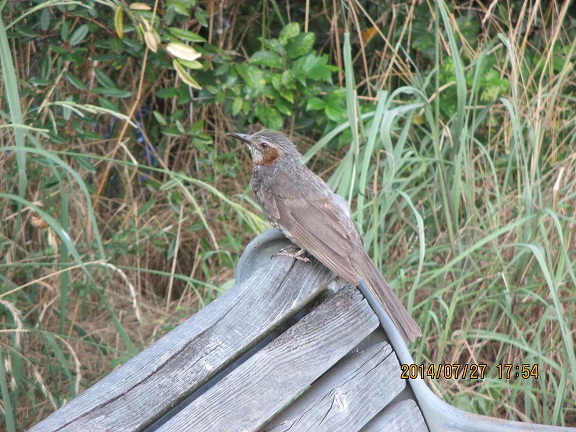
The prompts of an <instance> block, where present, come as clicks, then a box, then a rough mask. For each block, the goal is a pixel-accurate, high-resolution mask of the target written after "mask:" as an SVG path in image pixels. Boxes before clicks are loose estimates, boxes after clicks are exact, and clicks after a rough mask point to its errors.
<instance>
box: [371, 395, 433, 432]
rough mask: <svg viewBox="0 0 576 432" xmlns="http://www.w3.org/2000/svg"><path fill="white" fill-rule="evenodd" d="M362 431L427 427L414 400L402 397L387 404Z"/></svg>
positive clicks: (407, 431) (408, 431) (422, 431)
mask: <svg viewBox="0 0 576 432" xmlns="http://www.w3.org/2000/svg"><path fill="white" fill-rule="evenodd" d="M362 432H428V427H427V426H426V422H425V421H424V417H422V413H421V412H420V409H419V408H418V405H417V404H416V401H414V400H412V399H404V400H399V401H394V402H393V403H391V404H390V405H388V406H387V407H386V408H385V409H384V410H383V411H382V412H380V413H379V414H378V415H377V416H376V417H375V418H374V419H373V420H372V421H371V422H370V423H369V424H368V425H366V427H365V428H364V429H362Z"/></svg>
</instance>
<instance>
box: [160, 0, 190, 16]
mask: <svg viewBox="0 0 576 432" xmlns="http://www.w3.org/2000/svg"><path fill="white" fill-rule="evenodd" d="M194 6H196V0H167V2H166V9H168V8H169V7H172V8H174V10H175V11H176V12H177V13H179V14H180V15H185V16H187V17H188V16H190V11H191V9H192V7H194Z"/></svg>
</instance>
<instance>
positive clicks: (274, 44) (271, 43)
mask: <svg viewBox="0 0 576 432" xmlns="http://www.w3.org/2000/svg"><path fill="white" fill-rule="evenodd" d="M258 40H260V43H262V47H263V48H267V49H268V50H270V51H273V52H275V53H277V54H282V53H284V48H283V47H282V44H281V43H280V41H279V40H278V39H265V38H258Z"/></svg>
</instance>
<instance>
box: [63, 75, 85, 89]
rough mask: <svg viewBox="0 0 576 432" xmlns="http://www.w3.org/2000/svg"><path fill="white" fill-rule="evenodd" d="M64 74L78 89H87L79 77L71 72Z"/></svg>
mask: <svg viewBox="0 0 576 432" xmlns="http://www.w3.org/2000/svg"><path fill="white" fill-rule="evenodd" d="M64 76H65V77H66V79H67V80H68V82H69V83H70V84H72V85H73V86H74V87H76V88H77V89H78V90H86V85H85V84H84V83H83V82H82V81H80V80H79V79H78V78H77V77H75V76H74V75H72V74H71V73H70V72H64Z"/></svg>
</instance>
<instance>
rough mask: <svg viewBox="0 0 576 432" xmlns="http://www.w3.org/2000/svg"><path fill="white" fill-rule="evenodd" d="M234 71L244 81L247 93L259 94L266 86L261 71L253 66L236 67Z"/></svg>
mask: <svg viewBox="0 0 576 432" xmlns="http://www.w3.org/2000/svg"><path fill="white" fill-rule="evenodd" d="M236 71H237V72H238V74H239V75H240V76H241V77H242V79H243V80H244V83H245V84H246V86H247V87H248V90H249V91H252V92H254V91H257V92H258V93H261V92H262V91H263V90H264V87H265V86H266V80H265V79H264V74H263V73H262V71H261V70H260V69H259V68H257V67H256V66H253V65H240V64H239V65H236Z"/></svg>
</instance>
